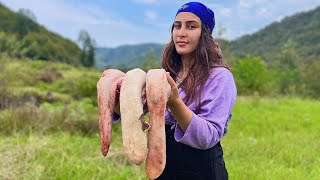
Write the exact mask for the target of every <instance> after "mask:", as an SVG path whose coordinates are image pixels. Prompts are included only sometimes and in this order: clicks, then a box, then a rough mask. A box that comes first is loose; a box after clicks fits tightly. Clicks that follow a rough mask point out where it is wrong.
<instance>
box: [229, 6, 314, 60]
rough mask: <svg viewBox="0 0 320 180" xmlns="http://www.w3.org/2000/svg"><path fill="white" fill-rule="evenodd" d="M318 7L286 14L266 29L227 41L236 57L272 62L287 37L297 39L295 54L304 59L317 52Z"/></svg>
mask: <svg viewBox="0 0 320 180" xmlns="http://www.w3.org/2000/svg"><path fill="white" fill-rule="evenodd" d="M319 19H320V7H317V8H315V9H313V10H311V11H308V12H301V13H297V14H295V15H293V16H290V17H285V18H284V19H282V20H281V21H280V22H273V23H272V24H270V25H268V26H266V27H265V28H263V29H261V30H259V31H257V32H255V33H253V34H250V35H245V36H242V37H240V38H239V39H237V40H234V41H231V42H230V49H229V50H228V51H231V52H233V53H234V54H235V55H236V56H242V57H243V56H245V55H246V54H251V55H253V56H260V57H262V59H265V60H268V61H269V62H273V61H274V60H276V59H277V58H278V57H279V56H278V55H279V51H280V50H281V48H282V47H283V46H284V44H286V43H287V41H288V39H291V40H292V41H293V42H296V43H297V44H296V45H297V46H296V48H295V49H294V50H295V51H296V53H297V55H298V56H300V57H302V58H307V57H309V56H312V55H317V56H319V55H320V43H319V42H320V31H318V29H320V21H319Z"/></svg>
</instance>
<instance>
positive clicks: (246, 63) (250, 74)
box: [232, 55, 270, 95]
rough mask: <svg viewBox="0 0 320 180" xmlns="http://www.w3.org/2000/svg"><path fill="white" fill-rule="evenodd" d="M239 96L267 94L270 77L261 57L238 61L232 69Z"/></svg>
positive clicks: (247, 57) (248, 57)
mask: <svg viewBox="0 0 320 180" xmlns="http://www.w3.org/2000/svg"><path fill="white" fill-rule="evenodd" d="M232 71H233V74H234V76H235V82H236V84H237V90H238V93H239V94H246V95H248V94H250V95H252V94H254V93H256V92H258V93H259V94H267V93H268V90H269V87H270V82H269V80H270V76H269V72H268V70H267V68H266V65H265V63H264V61H262V60H261V58H260V57H251V56H250V55H247V56H246V57H245V58H243V59H240V60H238V61H237V62H236V63H235V65H234V66H233V68H232Z"/></svg>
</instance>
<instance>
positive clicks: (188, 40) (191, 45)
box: [172, 12, 201, 56]
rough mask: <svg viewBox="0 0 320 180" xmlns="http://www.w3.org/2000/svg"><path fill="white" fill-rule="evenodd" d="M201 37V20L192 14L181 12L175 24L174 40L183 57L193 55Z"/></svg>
mask: <svg viewBox="0 0 320 180" xmlns="http://www.w3.org/2000/svg"><path fill="white" fill-rule="evenodd" d="M200 36H201V20H200V18H199V17H198V16H196V15H194V14H193V13H190V12H181V13H179V14H178V15H177V16H176V19H175V21H174V23H173V30H172V39H173V42H174V45H175V48H176V50H177V52H178V53H179V54H180V55H181V56H185V55H193V53H194V52H195V50H196V48H197V46H198V42H199V39H200Z"/></svg>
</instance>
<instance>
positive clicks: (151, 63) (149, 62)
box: [140, 49, 161, 71]
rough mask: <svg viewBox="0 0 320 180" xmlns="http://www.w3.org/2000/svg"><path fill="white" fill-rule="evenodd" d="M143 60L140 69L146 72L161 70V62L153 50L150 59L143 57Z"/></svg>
mask: <svg viewBox="0 0 320 180" xmlns="http://www.w3.org/2000/svg"><path fill="white" fill-rule="evenodd" d="M142 59H143V61H142V64H141V66H140V67H141V69H143V70H145V71H148V70H149V69H158V68H161V65H160V62H159V61H158V60H157V58H156V56H155V54H154V50H153V49H151V50H150V52H149V57H147V56H143V58H142Z"/></svg>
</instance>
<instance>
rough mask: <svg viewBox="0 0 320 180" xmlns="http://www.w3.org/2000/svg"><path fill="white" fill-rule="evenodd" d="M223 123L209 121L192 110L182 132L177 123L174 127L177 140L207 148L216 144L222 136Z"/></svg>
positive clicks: (192, 145) (194, 146) (199, 147)
mask: <svg viewBox="0 0 320 180" xmlns="http://www.w3.org/2000/svg"><path fill="white" fill-rule="evenodd" d="M223 130H224V123H223V122H221V123H217V124H215V123H211V122H208V121H207V120H205V119H203V118H201V117H199V116H198V115H196V114H195V113H194V112H192V118H191V122H190V124H189V126H188V128H187V130H186V132H183V130H182V129H181V127H180V126H179V124H177V126H176V128H175V139H176V141H177V142H181V143H183V144H186V145H189V146H191V147H193V148H196V149H203V150H204V149H208V148H211V147H213V146H214V145H215V144H217V143H218V142H219V141H220V139H221V137H222V136H223V133H222V132H223Z"/></svg>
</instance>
